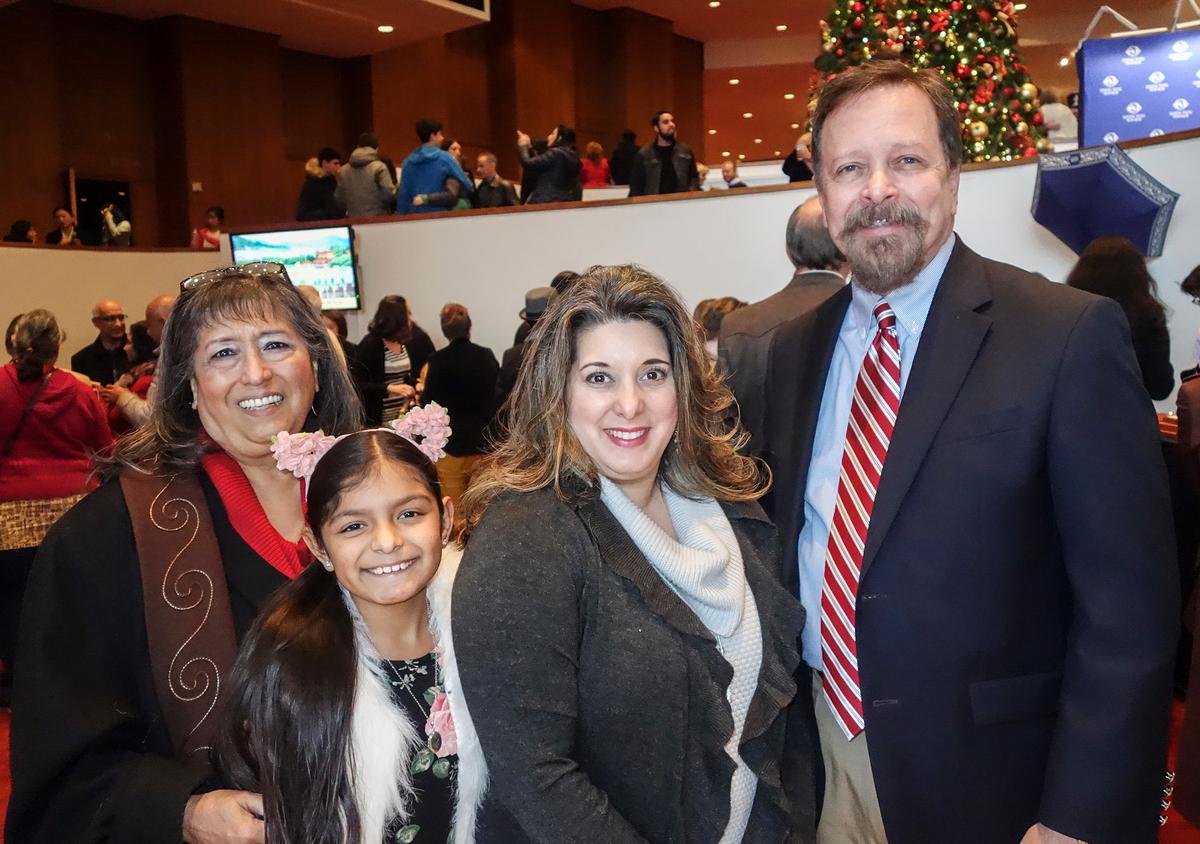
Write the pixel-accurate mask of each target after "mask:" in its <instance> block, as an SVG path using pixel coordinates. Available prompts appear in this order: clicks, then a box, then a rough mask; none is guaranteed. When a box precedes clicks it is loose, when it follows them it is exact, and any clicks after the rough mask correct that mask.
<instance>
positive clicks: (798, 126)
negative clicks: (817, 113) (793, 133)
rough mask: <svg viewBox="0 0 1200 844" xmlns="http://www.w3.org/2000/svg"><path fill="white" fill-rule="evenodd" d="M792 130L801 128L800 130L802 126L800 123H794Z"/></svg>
mask: <svg viewBox="0 0 1200 844" xmlns="http://www.w3.org/2000/svg"><path fill="white" fill-rule="evenodd" d="M792 128H793V129H799V128H800V124H799V123H793V124H792Z"/></svg>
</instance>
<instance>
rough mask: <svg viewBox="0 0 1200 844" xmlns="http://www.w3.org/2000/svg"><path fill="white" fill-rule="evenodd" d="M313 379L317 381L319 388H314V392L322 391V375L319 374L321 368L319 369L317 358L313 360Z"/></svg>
mask: <svg viewBox="0 0 1200 844" xmlns="http://www.w3.org/2000/svg"><path fill="white" fill-rule="evenodd" d="M313 380H314V381H316V382H317V388H316V389H315V390H313V392H314V393H319V392H321V376H320V374H319V370H318V369H317V362H316V361H315V360H314V361H313Z"/></svg>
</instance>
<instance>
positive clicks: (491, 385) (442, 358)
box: [421, 337, 500, 457]
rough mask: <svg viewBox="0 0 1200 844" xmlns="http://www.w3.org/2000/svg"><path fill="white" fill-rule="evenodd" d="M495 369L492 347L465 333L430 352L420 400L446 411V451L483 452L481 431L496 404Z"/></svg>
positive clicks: (456, 453) (460, 454)
mask: <svg viewBox="0 0 1200 844" xmlns="http://www.w3.org/2000/svg"><path fill="white" fill-rule="evenodd" d="M499 372H500V364H498V363H496V356H495V355H494V354H492V350H491V349H487V348H484V347H483V346H478V345H476V344H475V343H472V342H471V341H470V340H468V339H467V338H466V337H461V338H459V339H457V340H451V341H450V345H449V346H447V347H446V348H444V349H442V350H440V351H437V352H434V353H433V354H432V355H430V357H429V374H428V375H427V376H425V392H424V393H422V394H421V402H422V403H428V402H434V401H435V402H437V403H438V404H440V405H441V406H442V407H444V408H446V410H447V411H448V412H449V414H450V428H451V434H450V441H449V442H448V443H447V444H446V453H447V454H450V455H453V456H454V457H466V456H468V455H472V454H482V453H483V452H484V450H485V446H484V436H483V432H484V429H485V428H486V427H487V425H488V423H489V422H491V421H492V413H493V411H494V410H495V407H496V405H495V397H496V375H497V374H498V373H499Z"/></svg>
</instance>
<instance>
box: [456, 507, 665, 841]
mask: <svg viewBox="0 0 1200 844" xmlns="http://www.w3.org/2000/svg"><path fill="white" fill-rule="evenodd" d="M595 559H596V557H595V553H594V551H593V549H592V547H591V542H590V540H589V539H588V536H587V533H586V531H585V530H584V528H583V525H582V523H580V521H579V520H578V518H577V516H576V515H575V513H574V511H573V510H572V509H571V508H569V507H567V506H566V505H563V504H559V503H558V502H557V501H556V500H555V499H554V496H553V493H551V492H549V491H548V490H543V491H541V492H535V493H528V494H526V495H519V496H512V497H505V498H501V499H499V500H497V501H495V502H493V504H492V505H491V507H490V508H489V509H488V512H487V513H486V514H485V515H484V518H483V520H482V522H481V523H480V525H479V527H478V529H477V530H476V531H475V533H474V534H473V535H472V537H471V540H470V542H469V543H468V545H467V550H466V554H465V556H464V558H463V562H462V567H461V569H460V570H459V573H458V577H457V579H456V581H455V584H454V614H453V622H452V623H453V629H454V646H455V652H456V657H457V660H458V670H459V673H460V676H461V678H462V686H463V692H464V697H465V698H466V702H467V705H468V707H469V708H470V711H471V718H472V720H473V721H474V723H475V728H476V730H477V731H478V733H479V740H480V743H481V745H482V746H483V752H484V755H485V757H486V758H487V763H488V769H489V774H490V780H491V785H490V789H491V790H490V793H489V799H494V800H496V801H498V802H499V803H500V804H501V805H503V806H504V808H505V809H506V810H507V811H508V812H509V814H511V815H512V817H513V818H514V819H515V820H516V821H517V823H519V824H520V826H521V827H522V831H523V832H524V833H525V835H526V836H528V839H529V841H531V842H541V843H543V844H646V842H645V839H644V838H642V837H641V836H640V835H639V834H638V833H637V831H636V830H635V829H634V828H633V827H632V826H631V825H630V824H629V822H628V821H627V820H625V818H623V817H621V815H620V814H618V812H617V811H616V809H615V808H614V807H613V806H612V805H611V803H610V802H609V799H608V795H606V794H605V793H604V792H603V791H601V790H600V789H598V788H596V786H595V785H593V784H592V782H591V780H590V779H589V778H588V776H587V774H586V773H585V772H584V771H582V770H581V769H580V767H579V764H578V763H577V762H576V760H575V759H574V758H572V755H571V754H572V750H573V748H574V745H575V735H576V719H577V717H578V713H577V696H578V690H577V677H576V675H577V672H578V670H579V641H580V637H581V635H582V630H583V624H584V611H583V601H584V571H585V568H586V565H587V561H588V560H595Z"/></svg>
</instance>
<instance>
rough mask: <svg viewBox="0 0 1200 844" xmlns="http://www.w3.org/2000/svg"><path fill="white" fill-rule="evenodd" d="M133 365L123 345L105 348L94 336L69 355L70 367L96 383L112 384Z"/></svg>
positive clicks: (98, 338)
mask: <svg viewBox="0 0 1200 844" xmlns="http://www.w3.org/2000/svg"><path fill="white" fill-rule="evenodd" d="M131 366H133V363H132V362H131V361H130V360H129V355H127V354H125V349H124V348H123V347H118V348H116V349H111V350H109V349H106V348H104V344H103V343H101V342H100V336H99V335H97V336H96V340H95V342H93V343H91V344H89V345H87V346H84V347H83V348H82V349H80V350H79V351H78V352H76V353H75V354H73V355H71V369H72V370H73V371H75V372H78V373H79V374H80V375H86V376H87V377H88V378H91V379H92V380H93V381H95V382H96V383H97V384H104V385H106V386H107V385H109V384H114V383H116V380H117V379H118V378H120V377H121V373H123V372H125V370H127V369H129V368H130V367H131Z"/></svg>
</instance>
